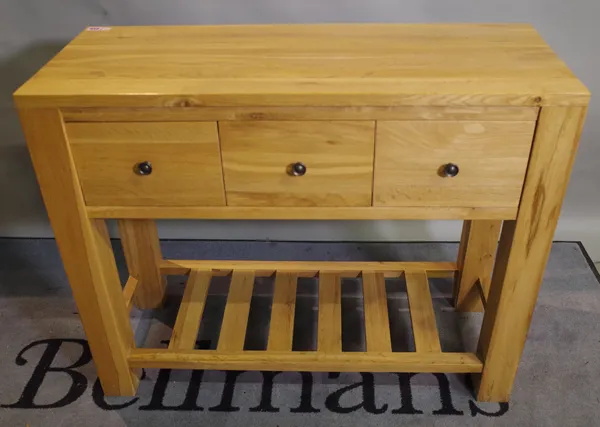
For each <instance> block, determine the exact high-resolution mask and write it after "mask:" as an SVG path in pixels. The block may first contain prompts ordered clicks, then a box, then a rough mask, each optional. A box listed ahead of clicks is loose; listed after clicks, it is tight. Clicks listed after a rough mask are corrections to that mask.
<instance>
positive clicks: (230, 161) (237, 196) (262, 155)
mask: <svg viewBox="0 0 600 427" xmlns="http://www.w3.org/2000/svg"><path fill="white" fill-rule="evenodd" d="M374 130H375V123H374V122H373V121H331V122H328V121H300V122H287V121H278V122H269V121H257V122H244V121H240V122H220V123H219V134H220V137H221V150H222V157H223V172H224V177H225V189H226V194H227V205H228V206H263V207H268V206H290V207H291V206H321V207H324V206H370V205H371V199H372V181H373V151H374V150H373V148H374V147H373V144H374V136H375V135H374ZM296 163H302V165H303V166H304V167H305V169H304V170H303V169H302V168H301V167H300V166H297V167H296V169H297V170H296V173H297V174H298V173H300V174H301V173H302V172H305V173H304V174H303V175H301V176H297V175H294V168H293V165H294V164H296ZM298 168H299V169H298Z"/></svg>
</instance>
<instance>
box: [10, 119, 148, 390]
mask: <svg viewBox="0 0 600 427" xmlns="http://www.w3.org/2000/svg"><path fill="white" fill-rule="evenodd" d="M19 114H20V116H21V121H22V124H23V130H24V132H25V136H26V139H27V144H28V145H29V147H30V153H31V158H32V161H33V165H34V167H35V172H36V175H37V178H38V181H39V184H40V188H41V190H42V196H43V198H44V202H45V205H46V209H47V211H48V216H49V218H50V223H51V225H52V228H53V230H54V235H55V238H56V242H57V244H58V248H59V250H60V254H61V257H62V260H63V263H64V266H65V270H66V272H67V276H68V278H69V283H70V285H71V288H72V290H73V297H74V298H75V302H76V303H77V307H78V310H79V316H80V317H81V321H82V323H83V327H84V329H85V333H86V336H87V339H88V342H89V345H90V349H91V351H92V355H93V357H94V363H95V365H96V369H97V371H98V376H99V378H100V382H101V383H102V388H103V389H104V392H105V393H106V394H108V395H121V396H126V395H133V394H135V392H136V389H137V386H138V378H137V377H136V376H135V374H134V373H133V372H132V370H131V369H130V368H129V363H128V361H127V356H128V354H129V351H130V349H131V348H132V347H133V346H134V341H133V331H132V329H131V325H130V323H129V317H128V314H127V311H126V309H125V301H124V298H123V294H122V290H121V284H120V282H119V276H118V274H117V267H116V263H115V258H114V254H113V252H112V247H111V245H110V239H109V236H108V232H107V230H106V224H105V222H104V220H100V219H89V218H88V217H87V214H86V210H85V202H84V199H83V195H82V193H81V187H80V185H79V180H78V178H77V174H76V172H75V168H74V166H73V162H72V158H71V153H70V150H69V146H68V143H67V140H66V136H65V132H64V127H63V123H62V117H61V115H60V112H59V111H58V110H55V109H30V110H21V111H20V112H19Z"/></svg>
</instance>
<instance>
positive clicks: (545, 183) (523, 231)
mask: <svg viewBox="0 0 600 427" xmlns="http://www.w3.org/2000/svg"><path fill="white" fill-rule="evenodd" d="M585 114H586V108H585V107H544V108H542V110H541V113H540V117H539V121H538V125H537V129H536V134H535V138H534V142H533V147H532V152H531V156H530V159H531V160H530V163H529V167H528V170H527V176H526V178H525V185H524V188H523V194H522V197H521V204H520V207H519V212H518V214H517V219H516V220H512V221H505V222H504V225H503V227H502V233H501V236H500V243H499V245H498V254H497V257H496V263H495V266H494V273H493V276H492V283H491V288H490V294H489V298H488V300H487V303H486V310H485V315H484V319H483V326H482V329H481V335H480V337H479V345H478V355H479V357H480V359H481V360H482V361H483V372H482V373H481V376H480V377H478V378H476V383H477V389H478V391H477V398H478V400H481V401H496V402H498V401H500V402H503V401H508V399H509V396H510V393H511V390H512V386H513V381H514V379H515V375H516V372H517V367H518V365H519V360H520V358H521V354H522V352H523V348H524V346H525V340H526V338H527V332H528V330H529V325H530V322H531V317H532V315H533V310H534V307H535V303H536V300H537V295H538V291H539V289H540V285H541V283H542V278H543V275H544V270H545V266H546V262H547V260H548V255H549V253H550V247H551V246H552V237H553V235H554V230H555V228H556V224H557V221H558V217H559V214H560V208H561V205H562V201H563V198H564V194H565V191H566V188H567V183H568V181H567V177H568V176H569V175H570V170H571V168H572V165H573V161H574V159H575V153H576V151H577V145H578V141H579V136H580V133H581V128H582V126H583V122H584V120H585Z"/></svg>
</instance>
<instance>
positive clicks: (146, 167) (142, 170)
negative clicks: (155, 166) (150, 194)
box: [135, 160, 152, 175]
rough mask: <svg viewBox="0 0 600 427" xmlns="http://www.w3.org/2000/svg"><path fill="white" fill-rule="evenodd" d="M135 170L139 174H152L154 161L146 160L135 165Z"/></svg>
mask: <svg viewBox="0 0 600 427" xmlns="http://www.w3.org/2000/svg"><path fill="white" fill-rule="evenodd" d="M135 171H136V172H137V174H138V175H150V174H151V173H152V163H150V162H149V161H147V160H145V161H143V162H140V163H138V164H137V165H135Z"/></svg>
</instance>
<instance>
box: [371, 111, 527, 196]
mask: <svg viewBox="0 0 600 427" xmlns="http://www.w3.org/2000/svg"><path fill="white" fill-rule="evenodd" d="M534 126H535V122H479V121H474V122H470V121H469V122H454V121H453V122H450V121H429V122H425V121H418V122H417V121H393V122H387V121H380V122H377V144H376V153H375V178H374V190H373V204H374V205H375V206H430V207H433V206H441V207H448V206H455V207H457V206H471V207H516V206H518V204H519V199H520V196H521V188H522V187H523V180H524V178H525V170H526V168H527V162H528V161H529V151H530V149H531V141H532V138H533V130H534ZM448 163H454V164H456V165H457V166H458V167H459V173H458V175H457V176H455V177H444V176H442V174H441V168H442V167H443V166H444V165H445V164H448Z"/></svg>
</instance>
